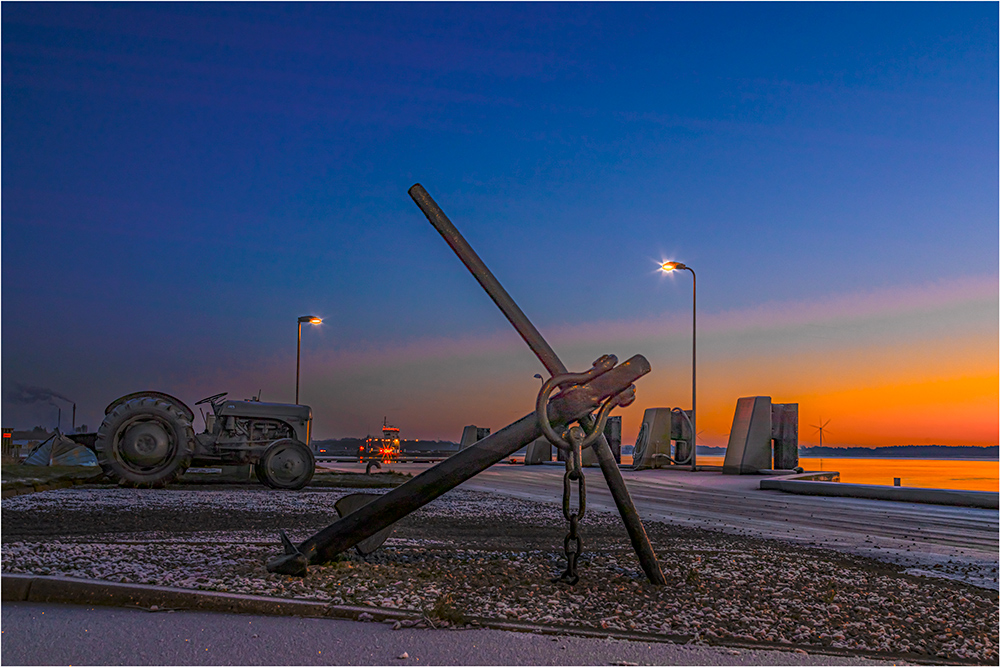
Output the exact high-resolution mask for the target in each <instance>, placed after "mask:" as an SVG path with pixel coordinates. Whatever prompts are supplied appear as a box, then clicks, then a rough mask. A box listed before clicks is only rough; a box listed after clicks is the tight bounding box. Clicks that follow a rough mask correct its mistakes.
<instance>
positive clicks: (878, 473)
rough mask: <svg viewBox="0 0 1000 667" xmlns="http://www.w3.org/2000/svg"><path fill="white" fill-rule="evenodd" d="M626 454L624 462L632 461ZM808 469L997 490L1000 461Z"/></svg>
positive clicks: (808, 462) (714, 461)
mask: <svg viewBox="0 0 1000 667" xmlns="http://www.w3.org/2000/svg"><path fill="white" fill-rule="evenodd" d="M723 458H724V457H722V456H699V457H698V463H699V464H701V465H718V466H721V465H722V461H723ZM631 462H632V457H631V456H623V457H622V463H631ZM799 465H800V466H802V467H803V468H805V469H806V470H836V471H838V472H839V473H840V481H841V482H845V483H853V484H883V485H885V486H892V480H893V478H894V477H899V478H900V480H901V481H900V484H901V485H902V486H916V487H922V488H929V489H967V490H970V491H993V492H997V491H998V487H1000V463H998V462H997V461H949V460H940V459H812V458H808V459H807V458H803V459H799Z"/></svg>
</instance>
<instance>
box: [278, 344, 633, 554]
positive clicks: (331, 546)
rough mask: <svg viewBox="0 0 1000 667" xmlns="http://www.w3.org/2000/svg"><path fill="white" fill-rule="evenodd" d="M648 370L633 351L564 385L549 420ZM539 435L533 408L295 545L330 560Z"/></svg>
mask: <svg viewBox="0 0 1000 667" xmlns="http://www.w3.org/2000/svg"><path fill="white" fill-rule="evenodd" d="M649 370H650V368H649V362H647V361H646V359H645V358H644V357H642V356H641V355H636V356H634V357H632V358H631V359H629V360H628V361H625V362H624V363H622V364H620V365H618V366H616V367H615V368H612V369H611V370H609V371H607V372H606V373H602V374H601V375H598V376H597V377H595V378H594V379H592V380H591V381H590V382H588V383H586V384H583V385H577V386H575V387H572V388H570V389H567V390H566V391H565V392H562V393H560V394H559V395H558V396H556V397H555V398H553V399H552V400H551V401H550V402H549V404H548V407H547V409H548V417H549V420H550V422H551V423H553V424H554V425H559V426H563V425H565V424H568V423H570V422H573V421H575V420H577V419H581V418H582V417H585V416H586V415H588V414H590V412H592V411H593V410H594V409H595V408H597V406H599V405H600V404H601V402H602V401H604V400H605V399H607V398H609V397H611V396H615V395H617V394H619V393H621V392H622V391H624V390H625V389H627V388H628V387H629V385H631V384H632V382H634V381H635V380H637V379H638V378H640V377H642V376H643V375H645V374H646V373H648V372H649ZM539 436H541V428H540V427H539V426H538V419H537V417H536V416H535V414H534V413H532V414H530V415H527V416H525V417H523V418H521V419H519V420H518V421H516V422H514V423H513V424H511V425H510V426H507V427H506V428H504V429H501V430H500V431H497V432H496V433H494V434H492V435H490V436H488V437H486V438H484V439H482V440H480V441H479V442H477V443H476V444H474V445H473V446H471V447H469V448H467V449H463V450H462V451H460V452H458V453H456V454H454V455H452V456H451V457H449V458H447V459H445V460H444V461H442V462H441V463H439V464H437V465H436V466H434V467H433V468H430V469H428V470H426V471H424V472H423V473H421V474H419V475H417V476H416V477H414V478H413V479H411V480H410V481H408V482H407V483H406V484H403V485H402V486H399V487H396V488H395V489H393V490H392V491H390V492H389V493H387V494H385V495H384V496H381V497H380V498H378V499H377V500H374V501H372V502H371V503H368V504H367V505H365V506H363V507H361V508H359V509H357V510H355V511H354V512H352V513H351V514H349V515H347V516H345V517H343V518H342V519H340V520H339V521H337V522H336V523H333V524H331V525H330V526H327V527H326V528H324V529H323V530H321V531H319V532H318V533H316V534H315V535H313V536H312V537H310V538H309V539H307V540H306V541H305V542H303V543H302V544H301V545H300V546H299V551H300V552H301V555H302V556H304V557H305V559H306V560H307V561H308V562H310V563H321V562H324V561H327V560H330V559H331V558H333V557H334V556H335V555H336V554H338V553H341V552H343V551H346V550H347V549H350V548H351V547H353V546H354V545H355V544H357V543H358V542H360V541H361V540H364V539H365V538H367V537H370V536H372V535H374V534H375V533H377V532H378V531H380V530H382V529H383V528H386V527H388V526H390V525H392V524H393V523H395V522H396V521H398V520H399V519H401V518H403V517H404V516H406V515H408V514H410V513H411V512H413V511H414V510H417V509H419V508H420V507H423V506H424V505H426V504H427V503H429V502H431V501H432V500H434V499H435V498H437V497H438V496H440V495H442V494H444V493H446V492H447V491H449V490H451V489H453V488H455V487H456V486H458V485H459V484H461V483H462V482H464V481H466V480H468V479H470V478H472V477H473V476H475V475H476V474H478V473H480V472H482V471H483V470H486V469H487V468H489V467H490V466H491V465H493V464H494V463H498V462H500V461H502V460H503V459H504V458H506V457H508V456H510V455H511V454H513V453H514V452H516V451H517V450H518V449H520V448H521V447H523V446H524V445H526V444H528V443H529V442H531V441H533V440H535V439H536V438H538V437H539ZM281 560H282V559H278V560H277V561H273V564H271V563H269V564H268V569H269V570H271V571H280V570H279V568H280V567H281V564H280V561H281ZM272 567H273V568H274V569H272Z"/></svg>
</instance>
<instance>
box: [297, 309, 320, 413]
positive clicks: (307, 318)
mask: <svg viewBox="0 0 1000 667" xmlns="http://www.w3.org/2000/svg"><path fill="white" fill-rule="evenodd" d="M322 321H323V320H321V319H320V318H318V317H316V316H315V315H303V316H302V317H300V318H299V342H298V344H297V345H296V347H295V404H296V405H298V404H299V360H300V359H301V358H302V323H303V322H308V323H309V324H320V323H321V322H322Z"/></svg>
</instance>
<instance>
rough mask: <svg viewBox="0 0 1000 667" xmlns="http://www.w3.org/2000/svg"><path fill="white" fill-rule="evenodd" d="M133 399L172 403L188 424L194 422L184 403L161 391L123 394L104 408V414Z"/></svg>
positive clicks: (192, 415)
mask: <svg viewBox="0 0 1000 667" xmlns="http://www.w3.org/2000/svg"><path fill="white" fill-rule="evenodd" d="M133 398H158V399H160V400H161V401H167V402H168V403H172V404H173V405H175V406H176V407H177V409H178V410H180V411H181V412H183V413H184V416H185V417H187V418H188V421H189V422H192V421H194V412H192V410H191V408H189V407H188V406H187V405H186V404H185V403H184V401H182V400H181V399H179V398H176V397H174V396H171V395H170V394H164V393H163V392H162V391H137V392H135V393H132V394H125V395H124V396H122V397H121V398H118V399H115V400H114V401H112V402H111V403H110V404H109V405H108V407H106V408H104V414H106V415H109V414H111V411H112V410H114V409H115V408H117V407H118V406H119V405H121V404H122V403H124V402H125V401H131V400H132V399H133Z"/></svg>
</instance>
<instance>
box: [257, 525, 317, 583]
mask: <svg viewBox="0 0 1000 667" xmlns="http://www.w3.org/2000/svg"><path fill="white" fill-rule="evenodd" d="M279 532H280V535H281V546H282V547H284V549H285V553H284V554H283V555H281V556H278V557H277V558H272V559H271V560H269V561H267V571H268V572H275V573H277V574H287V575H290V576H293V577H304V576H306V574H307V573H308V571H309V559H308V558H306V557H305V555H304V554H303V553H302V552H301V551H299V550H298V548H297V547H296V546H295V545H294V544H292V541H291V540H290V539H288V535H287V534H285V531H283V530H282V531H279Z"/></svg>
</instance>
